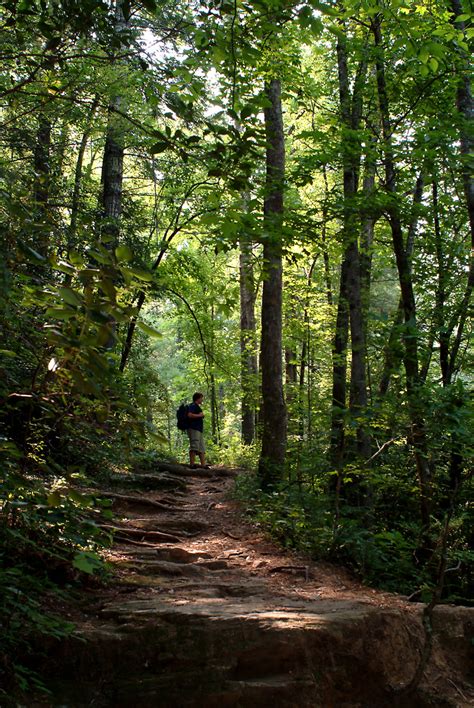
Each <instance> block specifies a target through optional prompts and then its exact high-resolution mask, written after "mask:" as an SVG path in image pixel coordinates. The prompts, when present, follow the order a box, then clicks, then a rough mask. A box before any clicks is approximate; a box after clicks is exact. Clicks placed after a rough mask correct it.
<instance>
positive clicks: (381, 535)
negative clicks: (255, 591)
mask: <svg viewBox="0 0 474 708" xmlns="http://www.w3.org/2000/svg"><path fill="white" fill-rule="evenodd" d="M389 469H390V470H391V469H392V467H391V466H390V468H389ZM377 474H378V475H379V486H378V492H377V491H376V489H377V488H374V498H372V499H371V501H370V505H366V506H351V505H350V504H349V503H347V501H345V500H344V499H341V500H340V503H339V509H338V510H336V509H335V508H334V498H333V496H332V495H331V494H328V493H327V492H325V491H324V490H325V489H327V488H328V480H324V479H322V480H321V481H320V483H322V486H321V487H320V488H319V489H315V488H314V485H313V486H312V487H311V486H308V485H307V484H297V483H296V482H294V483H292V484H288V483H286V484H281V485H279V486H278V487H276V488H275V489H274V490H273V491H272V492H271V493H265V492H263V491H262V490H261V489H259V487H258V480H257V478H256V476H253V475H251V474H248V475H247V476H242V477H240V478H239V480H238V482H237V487H236V492H235V493H236V496H237V498H238V499H239V500H240V501H241V503H242V504H243V506H244V508H245V509H246V510H247V513H248V514H249V515H250V516H251V517H252V519H253V520H254V521H256V522H257V523H258V524H259V525H261V526H262V528H264V529H265V530H267V531H268V532H269V533H270V534H271V535H272V536H273V537H274V538H275V539H276V540H278V541H279V542H280V543H282V545H284V546H286V547H288V548H293V549H295V550H298V551H304V552H306V553H308V554H310V555H311V556H312V557H313V558H314V559H316V560H325V561H330V562H332V563H340V564H343V565H345V566H346V567H348V568H350V569H351V570H353V571H354V572H355V573H356V574H357V575H358V577H360V578H361V579H362V580H363V581H364V582H366V583H368V584H370V585H373V586H375V587H379V588H383V589H385V590H389V591H391V592H397V593H402V594H405V595H408V596H412V595H413V597H414V598H415V599H417V600H419V599H422V600H423V601H425V600H427V599H429V597H430V592H431V591H432V589H433V587H434V586H435V585H436V583H437V572H438V565H439V562H440V553H441V552H442V551H441V545H440V544H441V542H440V538H441V535H442V532H443V528H442V525H441V524H434V525H433V528H432V530H431V546H432V553H431V556H430V560H429V562H428V563H423V562H422V558H421V552H422V551H421V550H420V549H421V538H422V528H421V527H420V526H419V525H418V524H416V523H415V522H414V521H413V511H412V510H411V509H410V505H409V504H407V501H408V500H410V498H411V500H412V505H413V506H414V505H415V504H416V490H415V489H412V490H410V489H409V485H408V484H407V483H405V484H403V483H400V480H396V479H392V484H391V485H389V483H388V479H387V477H385V475H384V473H383V470H380V471H379V472H378V473H377ZM466 498H468V493H467V492H466ZM471 523H472V512H471V513H470V512H469V507H467V506H465V507H464V506H461V508H460V510H458V511H457V512H456V514H455V516H454V517H453V519H452V521H451V524H450V537H449V550H448V557H447V563H448V567H449V568H450V573H449V574H448V575H447V581H446V585H445V591H444V595H443V597H444V599H445V600H447V601H450V602H457V601H460V602H462V603H469V602H470V601H471V600H470V596H471V593H472V570H473V568H474V553H473V552H472V547H471V540H472V539H471ZM471 599H472V598H471Z"/></svg>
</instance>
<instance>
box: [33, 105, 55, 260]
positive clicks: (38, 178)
mask: <svg viewBox="0 0 474 708" xmlns="http://www.w3.org/2000/svg"><path fill="white" fill-rule="evenodd" d="M50 152H51V123H50V121H49V120H48V119H47V118H45V117H44V116H43V115H40V118H39V123H38V130H37V133H36V145H35V152H34V170H35V179H34V188H33V193H34V200H35V205H36V215H37V216H36V218H37V220H38V222H39V223H40V224H41V229H40V231H39V240H38V244H37V249H38V252H39V253H40V254H41V255H42V256H47V255H48V252H49V248H50V237H49V231H50V229H49V223H48V222H49V215H48V202H49V189H50V180H51V163H50Z"/></svg>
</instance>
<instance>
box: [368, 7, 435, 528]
mask: <svg viewBox="0 0 474 708" xmlns="http://www.w3.org/2000/svg"><path fill="white" fill-rule="evenodd" d="M372 30H373V34H374V39H375V46H376V61H375V63H376V73H377V93H378V100H379V108H380V116H381V123H382V135H383V139H384V151H385V155H384V162H385V188H386V190H387V192H388V193H389V194H391V195H393V196H394V198H393V199H392V200H391V203H390V204H389V206H388V207H387V213H388V219H389V223H390V227H391V231H392V243H393V250H394V253H395V260H396V263H397V270H398V278H399V283H400V290H401V299H402V302H403V313H404V329H403V343H404V349H405V351H404V365H405V375H406V389H407V397H408V407H409V414H410V421H411V431H410V436H409V439H410V443H411V446H412V449H413V454H414V457H415V461H416V467H417V473H418V482H419V488H420V514H421V521H422V524H423V527H424V528H425V530H426V529H428V528H429V526H430V512H431V497H432V494H431V470H430V466H429V462H428V444H427V440H426V432H425V421H424V417H423V411H422V407H421V403H420V398H419V393H420V391H419V387H420V378H419V362H418V339H419V332H418V328H417V319H416V302H415V294H414V291H413V280H412V275H411V265H410V258H409V255H408V253H407V249H406V248H405V243H404V238H403V229H402V222H401V218H400V214H399V211H398V206H397V203H398V200H397V199H396V198H395V197H396V194H397V183H396V171H395V159H394V153H393V144H392V125H391V116H390V104H389V100H388V92H387V85H386V78H385V64H384V57H383V44H382V31H381V18H380V16H377V17H375V18H374V19H373V21H372Z"/></svg>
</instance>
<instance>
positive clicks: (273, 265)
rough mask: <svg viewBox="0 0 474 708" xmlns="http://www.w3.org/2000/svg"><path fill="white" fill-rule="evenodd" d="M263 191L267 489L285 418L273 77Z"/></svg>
mask: <svg viewBox="0 0 474 708" xmlns="http://www.w3.org/2000/svg"><path fill="white" fill-rule="evenodd" d="M265 95H266V98H267V99H268V101H269V104H270V105H269V106H267V107H266V108H265V132H266V140H267V148H266V187H265V201H264V246H263V260H264V280H263V294H262V341H261V371H262V423H263V430H262V451H261V455H260V460H259V467H258V471H259V476H260V480H261V483H262V486H263V487H264V488H265V487H269V486H271V485H272V484H273V483H275V482H276V481H278V480H279V479H281V478H282V476H283V471H284V464H285V455H286V437H287V414H286V405H285V400H284V396H283V371H282V370H283V362H282V271H283V267H282V234H281V228H282V222H283V185H284V177H285V143H284V135H283V118H282V109H281V88H280V81H279V80H278V79H272V80H271V81H270V82H268V83H266V84H265Z"/></svg>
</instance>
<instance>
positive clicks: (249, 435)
mask: <svg viewBox="0 0 474 708" xmlns="http://www.w3.org/2000/svg"><path fill="white" fill-rule="evenodd" d="M240 356H241V384H242V441H243V442H244V443H245V444H246V445H250V444H251V443H253V441H254V439H255V392H256V383H257V351H256V322H255V283H254V276H253V263H252V246H251V244H249V243H248V242H247V241H245V240H244V239H241V241H240Z"/></svg>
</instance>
